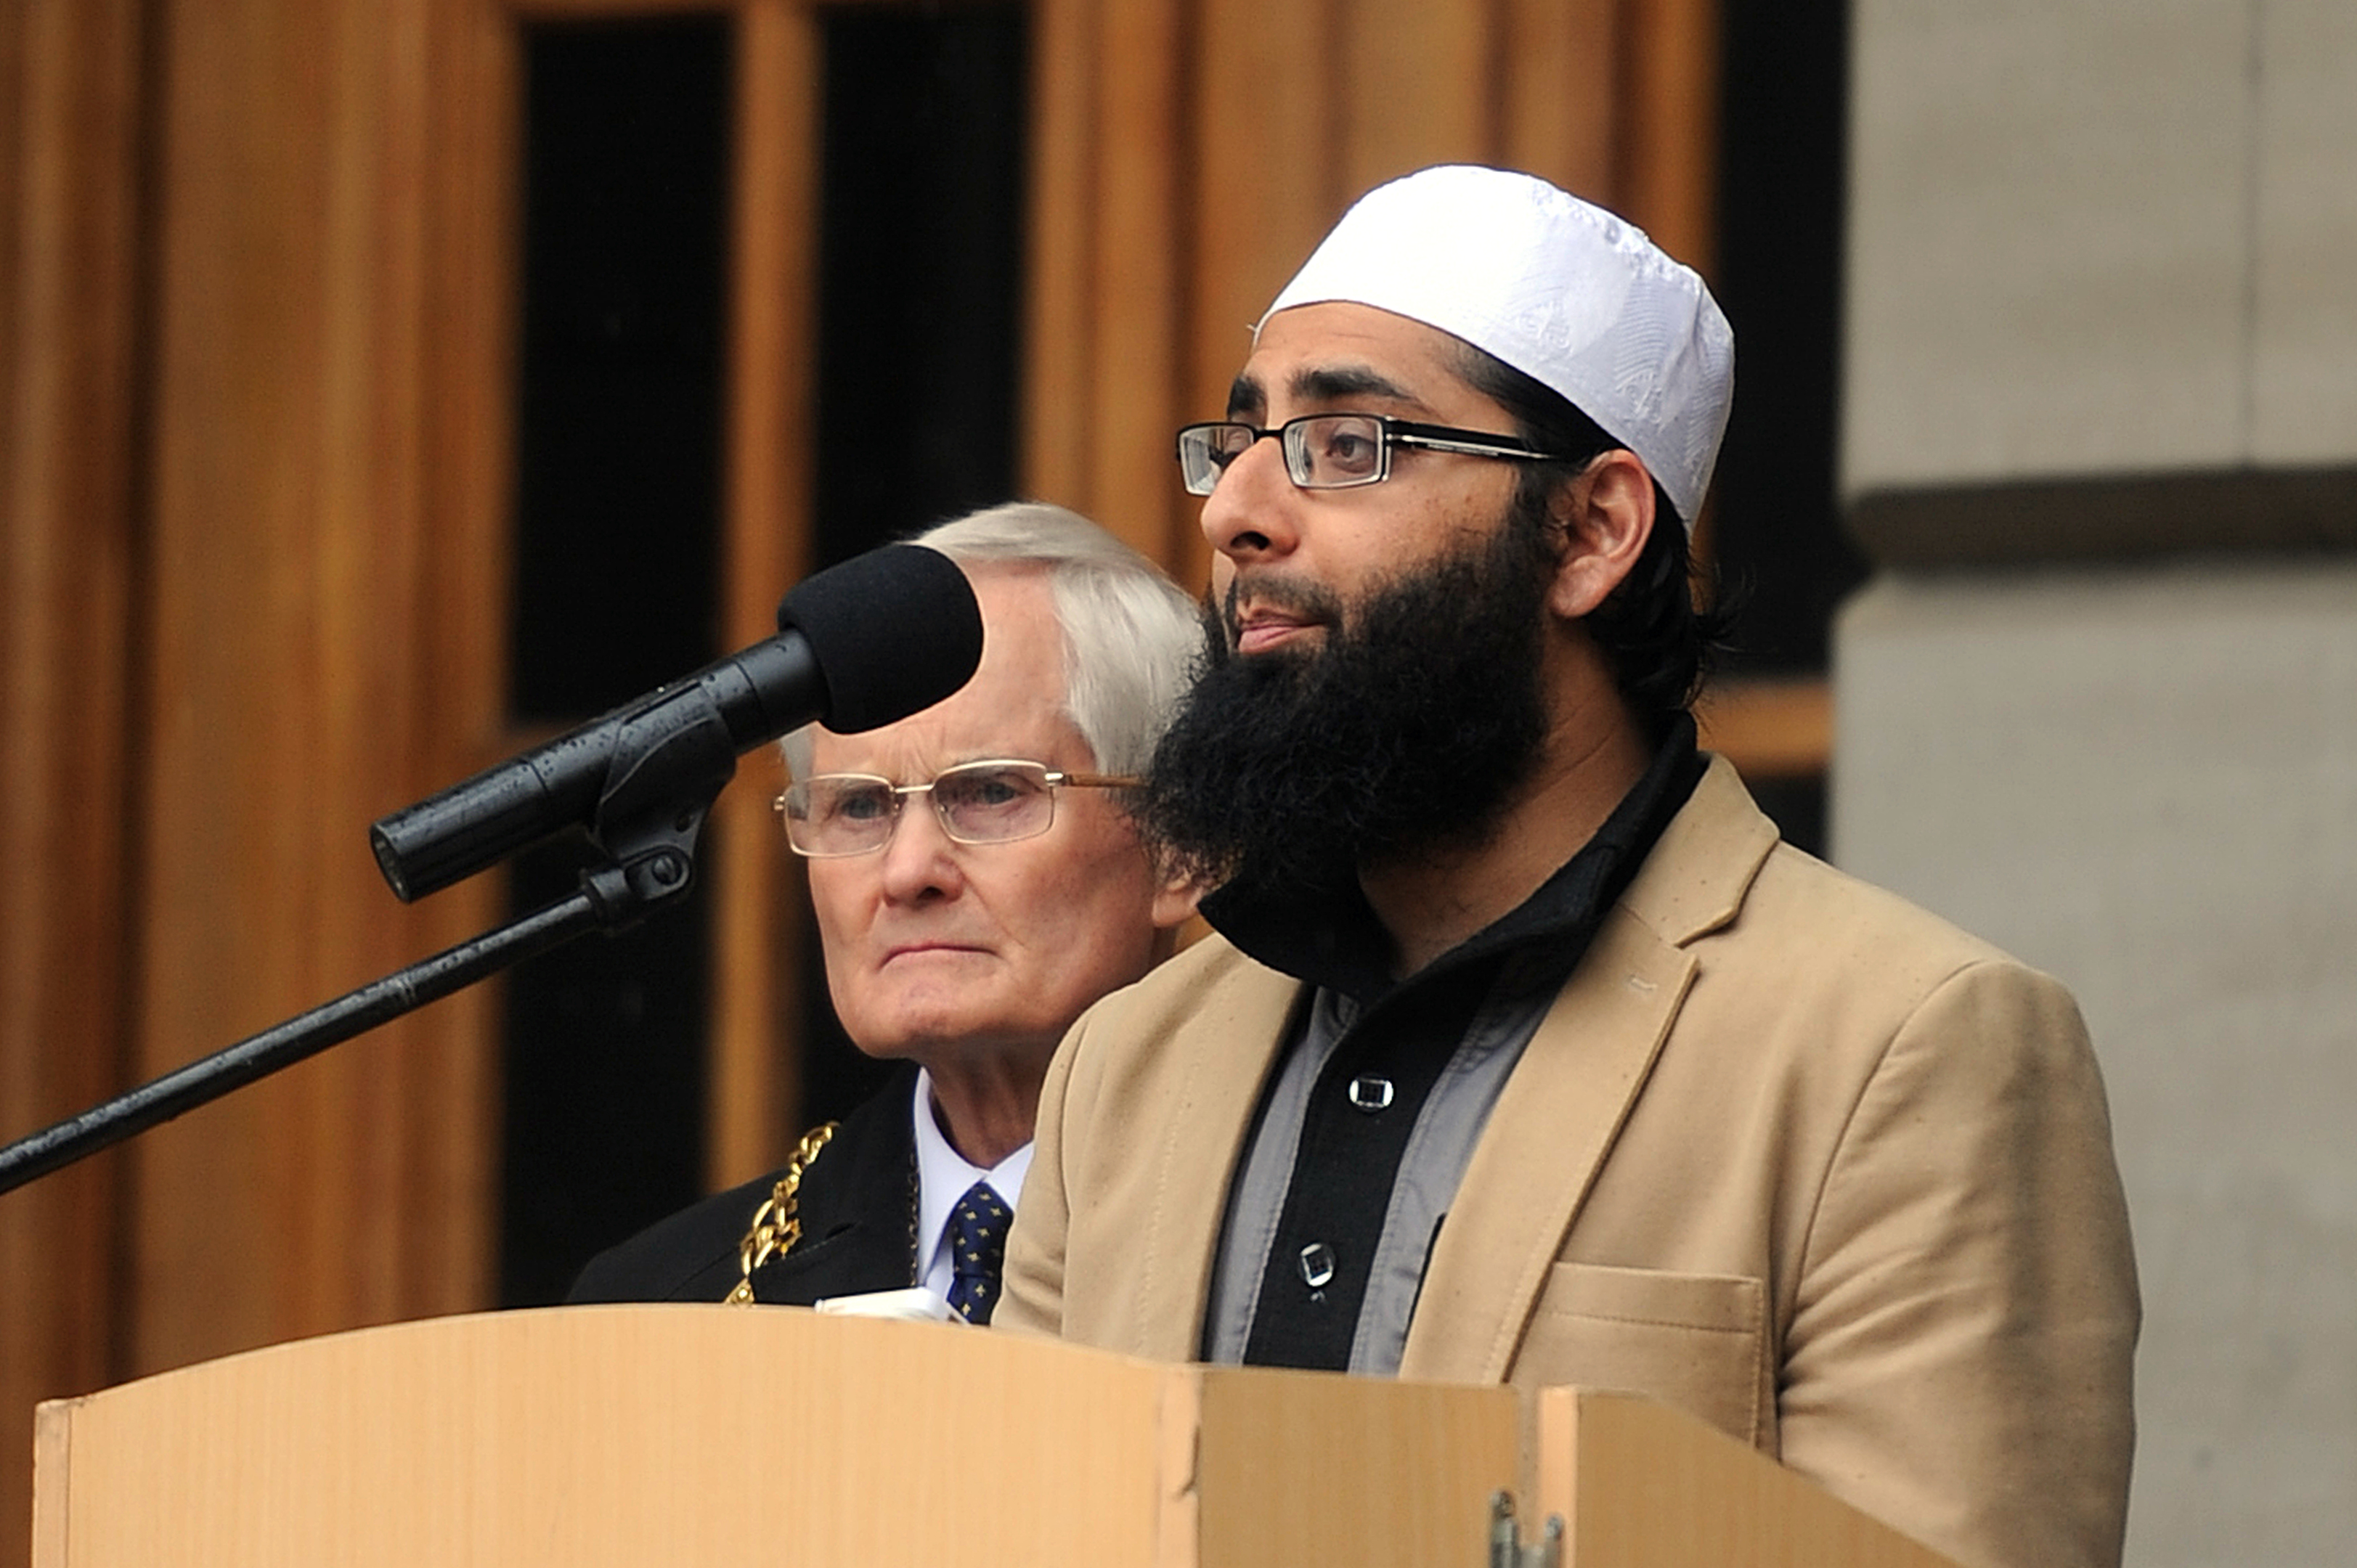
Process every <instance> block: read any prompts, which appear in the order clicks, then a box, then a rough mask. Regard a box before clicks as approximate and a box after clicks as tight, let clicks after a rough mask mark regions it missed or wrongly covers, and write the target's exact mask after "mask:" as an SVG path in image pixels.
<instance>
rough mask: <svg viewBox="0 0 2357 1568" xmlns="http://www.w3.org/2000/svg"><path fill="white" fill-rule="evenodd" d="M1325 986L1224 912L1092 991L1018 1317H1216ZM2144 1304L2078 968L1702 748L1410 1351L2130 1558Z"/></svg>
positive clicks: (1139, 1327) (1527, 1075)
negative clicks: (1282, 1060) (2053, 960)
mask: <svg viewBox="0 0 2357 1568" xmlns="http://www.w3.org/2000/svg"><path fill="white" fill-rule="evenodd" d="M1301 991H1302V987H1301V986H1300V985H1299V983H1297V982H1295V981H1293V980H1291V979H1289V978H1287V977H1286V976H1285V975H1282V974H1279V973H1276V972H1274V971H1271V970H1268V969H1265V968H1264V967H1262V966H1261V965H1259V964H1256V963H1254V962H1253V961H1251V960H1249V959H1246V958H1244V957H1243V955H1242V954H1240V953H1238V952H1237V951H1236V950H1234V949H1233V948H1232V947H1230V946H1229V945H1228V944H1227V943H1225V942H1224V941H1221V940H1216V939H1213V940H1206V941H1204V942H1201V943H1199V944H1197V945H1196V946H1195V947H1194V948H1192V949H1190V950H1189V951H1187V952H1186V953H1184V954H1182V955H1180V956H1179V958H1177V959H1175V960H1173V961H1171V962H1170V963H1168V964H1166V965H1164V966H1163V967H1162V968H1161V969H1160V970H1158V971H1157V972H1155V973H1154V974H1152V975H1149V976H1148V977H1147V978H1146V980H1145V981H1143V982H1141V983H1138V984H1137V985H1135V986H1133V987H1130V988H1129V989H1127V990H1125V991H1122V992H1117V993H1114V995H1112V996H1110V997H1107V998H1106V999H1105V1000H1104V1001H1103V1002H1102V1003H1100V1004H1098V1005H1097V1006H1096V1007H1094V1008H1093V1009H1092V1010H1091V1011H1090V1012H1089V1013H1088V1014H1087V1015H1085V1016H1084V1017H1082V1019H1081V1021H1080V1022H1079V1023H1078V1024H1077V1025H1075V1026H1073V1029H1072V1032H1071V1035H1070V1036H1068V1037H1067V1038H1066V1040H1065V1041H1064V1044H1063V1047H1062V1049H1061V1050H1060V1051H1059V1052H1058V1054H1057V1057H1056V1061H1055V1064H1054V1066H1053V1067H1052V1068H1051V1069H1049V1075H1048V1081H1047V1086H1046V1089H1045V1090H1044V1092H1043V1094H1042V1097H1041V1100H1040V1105H1039V1148H1038V1154H1037V1155H1036V1158H1035V1161H1034V1164H1033V1165H1032V1167H1031V1171H1030V1174H1029V1176H1028V1177H1027V1179H1026V1181H1025V1185H1024V1189H1023V1202H1022V1205H1021V1210H1020V1213H1019V1214H1018V1216H1017V1221H1016V1226H1015V1233H1014V1239H1013V1241H1012V1243H1011V1246H1010V1251H1009V1255H1008V1260H1007V1294H1006V1300H1005V1302H1004V1303H1003V1305H1001V1306H1000V1308H999V1312H998V1316H997V1322H998V1323H999V1324H1000V1325H1001V1326H1008V1327H1013V1328H1016V1329H1017V1330H1025V1329H1028V1330H1030V1331H1034V1332H1043V1333H1049V1334H1061V1335H1062V1336H1063V1337H1067V1338H1071V1339H1074V1340H1079V1341H1082V1342H1084V1343H1087V1344H1091V1345H1097V1346H1102V1347H1104V1348H1111V1349H1115V1350H1120V1351H1125V1352H1127V1353H1130V1354H1134V1355H1140V1356H1146V1357H1152V1358H1157V1359H1166V1360H1186V1359H1192V1358H1194V1357H1195V1356H1196V1355H1197V1354H1198V1352H1199V1347H1200V1340H1201V1335H1202V1325H1203V1314H1204V1311H1205V1303H1206V1298H1207V1295H1208V1293H1209V1287H1210V1280H1211V1262H1212V1254H1213V1250H1214V1248H1215V1246H1216V1244H1217V1241H1218V1239H1219V1230H1220V1225H1221V1220H1222V1213H1223V1209H1224V1206H1225V1203H1226V1197H1227V1189H1228V1182H1229V1179H1230V1176H1231V1174H1232V1172H1233V1171H1234V1169H1235V1167H1236V1165H1237V1161H1238V1157H1239V1152H1240V1149H1241V1146H1242V1144H1243V1138H1244V1136H1245V1133H1246V1132H1247V1131H1248V1129H1249V1125H1250V1122H1251V1119H1252V1115H1253V1110H1254V1105H1255V1103H1256V1101H1257V1099H1258V1096H1259V1094H1260V1091H1261V1087H1262V1084H1263V1081H1264V1079H1265V1078H1266V1077H1267V1075H1268V1073H1269V1071H1270V1069H1271V1067H1272V1064H1273V1062H1274V1060H1275V1055H1276V1047H1277V1044H1278V1043H1279V1041H1280V1040H1281V1039H1282V1038H1283V1037H1284V1036H1285V1034H1286V1023H1287V1020H1288V1018H1289V1017H1290V1015H1291V1014H1292V1012H1293V1010H1294V1008H1295V1006H1296V1004H1297V1002H1298V1001H1299V999H1300V994H1301ZM2137 1311H2138V1309H2137V1300H2136V1272H2135V1262H2134V1259H2133V1258H2132V1256H2131V1254H2130V1251H2129V1243H2128V1226H2127V1214H2126V1205H2125V1203H2124V1200H2123V1198H2122V1196H2121V1191H2120V1183H2119V1176H2118V1173H2117V1169H2116V1167H2115V1164H2114V1161H2113V1157H2112V1150H2111V1135H2110V1122H2109V1117H2108V1113H2107V1112H2106V1109H2105V1106H2104V1090H2103V1085H2102V1082H2101V1080H2100V1079H2099V1078H2098V1077H2097V1074H2096V1069H2095V1062H2094V1058H2093V1052H2092V1051H2091V1049H2090V1048H2089V1046H2088V1041H2087V1036H2086V1032H2085V1029H2084V1027H2083V1025H2082V1024H2081V1022H2080V1019H2079V1015H2078V1011H2077V1009H2076V1007H2075V1006H2074V1005H2073V1004H2072V1001H2071V999H2070V997H2069V995H2068V994H2067V993H2065V992H2064V991H2063V990H2062V988H2061V986H2060V985H2058V984H2056V983H2054V982H2053V981H2051V980H2049V979H2047V978H2046V977H2044V976H2042V975H2040V974H2037V973H2035V972H2032V971H2029V970H2028V969H2026V968H2024V967H2022V966H2021V965H2020V964H2018V963H2016V962H2015V961H2012V960H2010V959H2008V958H2007V957H2006V956H2005V955H2004V954H2002V953H2000V952H1998V951H1997V950H1995V949H1993V948H1991V947H1989V946H1987V945H1986V944H1985V943H1982V942H1980V941H1977V940H1975V939H1973V938H1971V937H1968V936H1966V935H1964V933H1962V932H1960V931H1957V930H1955V929H1953V928H1952V927H1949V926H1947V925H1945V924H1943V923H1942V922H1941V921H1939V920H1937V919H1935V918H1932V916H1930V915H1927V914H1925V913H1924V912H1922V911H1921V910H1920V909H1917V908H1913V907H1912V906H1910V905H1908V904H1907V903H1905V902H1903V901H1902V900H1900V899H1899V898H1897V897H1893V896H1891V895H1890V894H1888V893H1885V892H1882V891H1880V890H1878V889H1877V888H1873V887H1870V886H1866V885H1865V884H1863V883H1860V882H1857V881H1855V880H1853V879H1851V878H1849V877H1846V876H1844V875H1841V874H1840V873H1838V872H1835V871H1834V870H1832V869H1831V868H1830V867H1828V866H1825V865H1822V864H1821V863H1819V862H1817V861H1815V860H1813V859H1811V858H1809V857H1808V856H1806V855H1804V854H1800V853H1799V852H1797V851H1794V850H1792V849H1791V848H1789V847H1788V846H1785V845H1783V844H1781V843H1779V842H1778V839H1777V834H1776V830H1775V828H1774V826H1773V825H1772V824H1770V822H1768V820H1767V819H1766V818H1765V817H1763V816H1762V815H1760V811H1759V810H1758V809H1757V808H1756V807H1755V806H1754V805H1753V804H1752V802H1751V800H1750V797H1749V794H1747V793H1746V792H1745V790H1744V789H1743V787H1742V785H1741V783H1740V782H1739V781H1738V779H1737V778H1736V776H1735V772H1734V770H1733V769H1732V768H1729V767H1728V766H1727V763H1726V762H1724V761H1723V760H1716V759H1715V760H1714V761H1713V762H1712V764H1711V767H1710V768H1709V771H1708V772H1707V774H1706V776H1705V778H1704V779H1703V781H1702V783H1701V784H1700V785H1699V786H1698V787H1697V788H1696V789H1695V795H1694V798H1693V799H1692V800H1690V801H1689V802H1688V803H1687V804H1686V806H1685V808H1684V810H1683V811H1680V812H1679V814H1678V816H1677V817H1676V818H1675V819H1674V821H1673V822H1672V823H1671V824H1670V827H1669V829H1668V831H1667V832H1665V833H1664V834H1663V838H1662V840H1661V842H1660V843H1658V844H1657V845H1656V846H1655V848H1654V851H1653V853H1652V855H1651V856H1649V857H1648V859H1647V860H1646V862H1645V865H1644V866H1643V868H1642V869H1641V871H1640V873H1639V874H1638V876H1637V878H1636V880H1635V881H1634V882H1633V883H1632V884H1631V886H1630V888H1629V890H1628V892H1627V893H1626V894H1625V895H1624V896H1623V897H1622V898H1621V899H1620V903H1619V905H1618V906H1617V907H1616V908H1614V909H1613V910H1612V911H1611V913H1610V914H1609V916H1608V917H1607V918H1606V919H1605V921H1604V924H1603V927H1602V929H1600V930H1599V931H1598V935H1597V937H1596V939H1595V941H1594V943H1593V945H1592V946H1591V947H1590V949H1589V950H1588V952H1587V956H1586V958H1585V959H1584V960H1583V961H1581V963H1580V965H1579V967H1578V969H1577V971H1576V972H1574V974H1573V975H1572V977H1571V979H1570V980H1569V981H1568V982H1567V983H1566V985H1565V987H1564V989H1563V992H1562V993H1561V994H1560V995H1559V996H1558V997H1557V999H1556V1001H1555V1005H1554V1007H1553V1008H1552V1009H1551V1010H1550V1012H1549V1013H1548V1015H1547V1017H1546V1019H1545V1021H1544V1023H1543V1024H1542V1025H1541V1026H1540V1027H1539V1030H1538V1033H1537V1034H1536V1036H1534V1038H1533V1040H1532V1042H1531V1045H1530V1047H1529V1049H1528V1050H1527V1052H1526V1053H1525V1054H1524V1056H1523V1060H1522V1062H1521V1063H1520V1065H1519V1066H1518V1067H1517V1068H1516V1069H1515V1070H1514V1073H1513V1076H1512V1079H1510V1080H1509V1082H1508V1083H1507V1085H1506V1088H1505V1090H1504V1092H1503V1094H1502V1095H1501V1098H1500V1100H1499V1101H1498V1105H1497V1108H1496V1110H1495V1112H1494V1113H1493V1114H1492V1116H1491V1121H1490V1123H1489V1125H1488V1127H1487V1129H1486V1130H1485V1131H1484V1133H1483V1134H1482V1137H1481V1140H1480V1144H1479V1146H1478V1147H1477V1148H1476V1150H1475V1152H1474V1155H1473V1157H1472V1161H1471V1164H1470V1165H1469V1167H1468V1168H1467V1170H1466V1173H1465V1178H1464V1182H1463V1185H1462V1186H1461V1187H1460V1188H1459V1189H1458V1195H1457V1198H1456V1201H1455V1203H1454V1204H1453V1206H1452V1207H1451V1208H1450V1210H1449V1212H1448V1218H1447V1219H1446V1221H1445V1222H1444V1223H1443V1225H1442V1226H1441V1229H1440V1234H1439V1239H1438V1241H1437V1245H1436V1246H1435V1248H1434V1250H1433V1253H1432V1257H1431V1260H1430V1263H1429V1265H1428V1269H1427V1272H1426V1278H1425V1283H1424V1288H1423V1293H1422V1295H1421V1296H1420V1297H1419V1299H1418V1303H1417V1306H1416V1312H1415V1321H1414V1323H1413V1324H1412V1326H1410V1329H1409V1332H1408V1338H1407V1345H1406V1350H1405V1359H1404V1361H1403V1363H1402V1365H1401V1368H1400V1375H1401V1376H1403V1377H1409V1378H1425V1379H1434V1380H1449V1381H1464V1382H1497V1381H1507V1382H1512V1383H1515V1384H1518V1385H1525V1386H1539V1385H1544V1384H1554V1383H1580V1384H1586V1385H1588V1386H1591V1387H1601V1388H1614V1389H1629V1390H1637V1391H1642V1392H1645V1393H1649V1394H1652V1395H1654V1396H1656V1397H1658V1398H1660V1399H1663V1400H1665V1401H1667V1402H1671V1403H1674V1404H1677V1405H1681V1406H1684V1408H1686V1409H1688V1410H1691V1411H1694V1412H1696V1413H1697V1414H1699V1415H1702V1416H1703V1417H1705V1418H1706V1419H1707V1420H1709V1421H1712V1422H1714V1423H1717V1424H1718V1425H1719V1426H1721V1427H1723V1428H1725V1429H1726V1430H1727V1431H1728V1432H1731V1433H1734V1434H1737V1435H1738V1436H1739V1437H1742V1438H1744V1439H1746V1440H1747V1441H1749V1442H1751V1443H1754V1444H1758V1445H1759V1446H1760V1448H1762V1449H1764V1450H1766V1451H1767V1452H1768V1453H1769V1454H1770V1455H1777V1456H1779V1457H1781V1459H1782V1460H1783V1461H1784V1462H1785V1463H1786V1464H1787V1465H1790V1466H1792V1467H1793V1468H1795V1469H1797V1470H1800V1471H1803V1472H1804V1473H1806V1474H1808V1475H1810V1476H1813V1477H1815V1478H1816V1479H1817V1480H1819V1481H1820V1482H1822V1483H1823V1484H1824V1485H1825V1486H1826V1487H1829V1488H1831V1489H1832V1490H1833V1491H1835V1493H1836V1494H1838V1495H1840V1496H1843V1497H1845V1498H1848V1499H1849V1500H1850V1501H1851V1502H1853V1503H1855V1504H1856V1505H1857V1506H1858V1507H1860V1508H1863V1509H1866V1510H1867V1511H1868V1512H1870V1513H1873V1514H1875V1515H1877V1516H1878V1517H1880V1518H1882V1519H1884V1520H1888V1521H1889V1522H1890V1523H1892V1524H1894V1525H1896V1526H1898V1527H1899V1528H1900V1529H1901V1530H1906V1531H1908V1532H1909V1533H1910V1534H1912V1535H1914V1536H1916V1537H1918V1538H1919V1539H1921V1540H1922V1541H1926V1542H1928V1543H1929V1544H1931V1545H1933V1546H1935V1547H1938V1548H1940V1549H1942V1550H1943V1551H1946V1552H1950V1553H1951V1554H1953V1556H1955V1557H1956V1558H1957V1559H1958V1560H1959V1561H1960V1562H1963V1563H1967V1564H1972V1565H1976V1568H1977V1565H1984V1564H1985V1565H1988V1568H1998V1565H2014V1564H2018V1565H2022V1568H2029V1565H2032V1564H2035V1565H2039V1568H2063V1565H2069V1564H2114V1563H2117V1562H2118V1561H2119V1556H2120V1543H2121V1531H2122V1528H2123V1523H2124V1519H2125V1514H2126V1498H2127V1480H2128V1466H2129V1459H2130V1455H2131V1453H2132V1450H2133V1448H2134V1444H2135V1432H2134V1417H2133V1413H2132V1408H2131V1400H2130V1372H2131V1363H2132V1359H2133V1353H2134V1348H2135V1343H2136V1324H2137Z"/></svg>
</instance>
